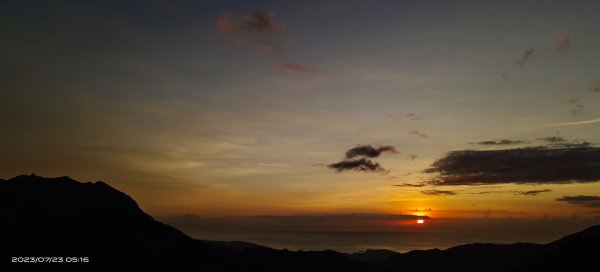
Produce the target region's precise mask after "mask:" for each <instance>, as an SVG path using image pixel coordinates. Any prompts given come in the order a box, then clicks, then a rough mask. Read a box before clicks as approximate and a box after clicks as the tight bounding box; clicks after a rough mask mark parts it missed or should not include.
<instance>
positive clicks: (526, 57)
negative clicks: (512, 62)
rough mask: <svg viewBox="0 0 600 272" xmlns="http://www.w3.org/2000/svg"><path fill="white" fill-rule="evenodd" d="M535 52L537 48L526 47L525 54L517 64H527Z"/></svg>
mask: <svg viewBox="0 0 600 272" xmlns="http://www.w3.org/2000/svg"><path fill="white" fill-rule="evenodd" d="M534 52H535V48H527V49H525V50H524V51H523V54H522V55H521V58H520V59H519V60H517V64H518V65H519V66H523V65H525V63H526V62H527V61H528V60H529V58H531V56H532V55H533V53H534Z"/></svg>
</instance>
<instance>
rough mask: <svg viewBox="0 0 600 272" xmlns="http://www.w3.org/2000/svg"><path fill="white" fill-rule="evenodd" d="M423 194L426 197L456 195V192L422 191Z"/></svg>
mask: <svg viewBox="0 0 600 272" xmlns="http://www.w3.org/2000/svg"><path fill="white" fill-rule="evenodd" d="M421 193H422V194H425V195H436V196H448V195H456V192H455V191H443V190H425V191H421Z"/></svg>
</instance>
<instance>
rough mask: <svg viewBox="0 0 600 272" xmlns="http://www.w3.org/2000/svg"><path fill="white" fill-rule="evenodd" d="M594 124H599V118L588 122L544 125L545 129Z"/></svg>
mask: <svg viewBox="0 0 600 272" xmlns="http://www.w3.org/2000/svg"><path fill="white" fill-rule="evenodd" d="M594 123H600V118H594V119H589V120H583V121H577V122H564V123H554V124H547V125H544V126H545V127H563V126H579V125H589V124H594Z"/></svg>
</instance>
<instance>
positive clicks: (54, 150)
mask: <svg viewBox="0 0 600 272" xmlns="http://www.w3.org/2000/svg"><path fill="white" fill-rule="evenodd" d="M598 9H600V6H599V4H598V3H595V1H547V2H545V3H544V4H543V5H540V4H539V3H537V2H535V1H502V2H494V3H491V2H486V3H481V2H480V1H452V2H449V1H418V2H417V1H343V2H340V1H284V0H265V1H217V0H207V1H128V2H127V3H123V1H103V2H101V3H100V2H98V3H90V2H81V1H52V2H48V1H8V2H7V3H5V4H3V5H2V7H1V8H0V23H1V24H0V31H1V33H2V39H0V50H1V52H2V53H1V54H0V58H1V59H0V93H1V99H0V124H2V133H0V150H1V152H0V153H1V154H0V178H3V179H7V178H10V177H13V176H16V175H20V174H30V173H35V174H37V175H41V176H48V177H52V176H65V175H66V176H70V177H72V178H75V179H77V180H80V181H97V180H102V181H105V182H107V183H108V184H110V185H112V186H114V187H115V188H117V189H119V190H121V191H123V192H125V193H127V194H129V195H130V196H132V197H133V198H134V199H135V200H136V201H137V202H138V203H139V205H140V207H142V208H143V209H144V210H145V211H146V212H148V213H149V214H151V215H152V216H154V217H155V218H159V219H162V220H165V221H166V222H168V223H171V224H173V225H174V226H176V227H178V228H181V229H182V230H184V231H185V232H186V233H188V234H190V235H192V236H194V237H198V238H204V239H221V240H236V239H237V240H246V241H251V242H252V241H253V242H260V243H262V244H265V245H270V246H274V247H279V248H283V247H288V248H295V249H300V248H301V249H322V248H335V249H338V250H342V251H351V250H361V249H365V248H368V247H382V248H391V249H395V250H399V251H403V250H408V249H410V248H430V247H447V246H451V245H456V244H460V243H465V242H473V241H480V242H485V241H491V242H511V241H517V240H519V241H522V240H527V241H533V242H548V241H550V240H552V239H554V238H558V237H559V236H560V235H564V234H568V233H569V232H572V231H577V230H579V229H580V228H583V227H585V226H588V225H590V224H597V223H600V217H599V216H598V215H599V213H600V209H599V207H600V183H598V181H600V146H599V145H598V143H600V110H599V109H600V74H599V73H598V71H599V70H598V63H600V54H598V53H597V48H600V35H598V34H599V33H598V30H597V27H596V26H598V25H600V18H599V17H598V16H597V13H596V12H595V11H596V10H598ZM420 217H422V218H424V219H426V222H425V223H424V224H417V223H416V219H417V218H420ZM540 229H544V231H540ZM507 231H508V232H507ZM506 233H510V234H512V236H510V235H507V234H506ZM303 235H309V236H310V238H308V236H303ZM311 235H312V236H311ZM336 235H341V236H336ZM325 236H326V237H342V238H339V239H329V240H328V241H330V242H327V243H324V242H323V239H321V238H322V237H325ZM390 237H397V239H396V238H390Z"/></svg>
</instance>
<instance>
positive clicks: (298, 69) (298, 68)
mask: <svg viewBox="0 0 600 272" xmlns="http://www.w3.org/2000/svg"><path fill="white" fill-rule="evenodd" d="M277 70H279V71H281V72H287V73H307V72H317V70H316V69H313V68H309V67H306V66H304V65H302V64H296V63H284V64H282V65H279V67H277Z"/></svg>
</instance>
